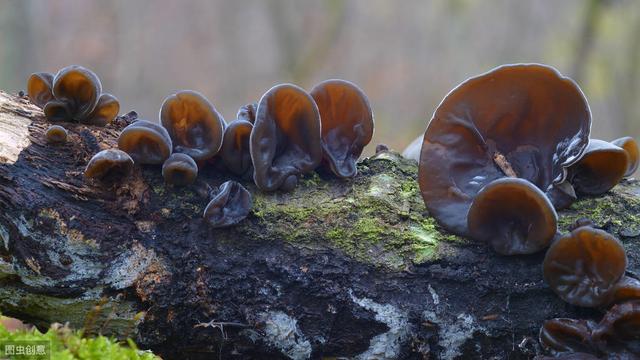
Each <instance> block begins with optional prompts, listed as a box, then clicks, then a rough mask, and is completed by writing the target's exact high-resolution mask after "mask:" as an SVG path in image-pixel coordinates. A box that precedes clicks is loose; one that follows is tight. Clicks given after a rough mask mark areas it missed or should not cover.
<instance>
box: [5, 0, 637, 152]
mask: <svg viewBox="0 0 640 360" xmlns="http://www.w3.org/2000/svg"><path fill="white" fill-rule="evenodd" d="M514 62H541V63H546V64H549V65H553V66H555V67H556V68H558V69H559V70H560V71H561V72H562V73H563V74H565V75H569V76H571V77H573V78H574V79H575V80H576V81H577V82H578V83H579V84H580V86H581V87H582V89H583V90H584V92H585V94H586V95H587V98H588V100H589V102H590V105H591V109H592V111H593V119H594V125H593V134H594V136H595V137H599V138H602V139H605V140H611V139H613V138H616V137H620V136H622V135H631V136H634V137H636V138H640V1H637V0H566V1H557V0H536V1H511V0H486V1H479V0H438V1H424V0H402V1H391V0H349V1H342V0H324V1H311V0H309V1H298V0H228V1H222V0H220V1H206V0H200V1H198V0H181V1H176V0H153V1H152V0H147V1H142V0H137V1H132V0H113V1H98V0H55V1H52V0H0V89H3V90H9V91H18V90H22V89H24V88H25V83H26V79H27V77H28V76H29V74H30V73H32V72H36V71H50V72H55V71H57V70H58V69H59V68H61V67H63V66H66V65H69V64H81V65H84V66H86V67H89V68H91V69H92V70H94V71H95V72H96V73H97V74H98V75H99V76H100V78H101V79H102V82H103V87H104V89H105V91H107V92H111V93H113V94H114V95H116V96H117V97H118V98H119V99H120V101H121V104H122V107H121V111H122V112H127V111H129V110H136V111H137V112H138V114H139V115H140V116H141V117H143V118H146V119H150V120H155V121H157V117H158V115H157V114H158V111H159V108H160V104H161V102H162V100H163V99H164V98H165V97H166V96H167V95H169V94H171V93H172V92H174V91H176V90H180V89H194V90H198V91H200V92H202V93H204V94H205V95H206V96H207V97H208V98H209V99H210V100H211V101H212V102H213V103H214V104H215V106H216V107H217V108H218V110H219V111H220V112H221V113H222V114H223V115H224V117H225V119H226V120H227V121H231V120H233V119H234V118H235V114H236V110H237V108H238V107H240V106H241V105H243V104H245V103H248V102H252V101H257V100H258V99H259V97H260V96H261V95H262V93H264V92H265V91H266V90H267V89H269V88H270V87H271V86H272V85H274V84H276V83H281V82H293V83H296V84H298V85H300V86H302V87H304V88H306V89H310V88H311V87H312V86H313V85H314V84H315V83H317V82H318V81H321V80H323V79H326V78H335V77H338V78H344V79H348V80H351V81H353V82H355V83H357V84H359V85H360V86H361V87H362V88H363V89H364V91H365V92H366V93H367V95H368V96H369V99H370V100H371V103H372V105H373V108H374V114H375V118H376V135H375V138H374V141H373V143H372V145H375V144H376V143H385V144H388V145H389V146H390V147H392V148H395V149H398V150H402V149H403V148H404V146H406V145H407V144H408V143H409V142H410V141H411V140H412V139H413V138H415V137H416V136H417V135H418V134H420V133H421V132H422V131H424V129H425V128H426V124H427V122H428V120H429V119H430V117H431V114H432V112H433V110H434V108H435V107H436V106H437V105H438V103H439V102H440V100H441V99H442V98H443V97H444V95H445V94H446V93H447V92H448V91H449V90H450V89H451V88H452V87H454V86H455V85H457V84H458V83H460V82H461V81H463V80H464V79H466V78H467V77H469V76H473V75H476V74H479V73H482V72H485V71H488V70H490V69H491V68H493V67H495V66H497V65H500V64H504V63H514ZM373 148H374V146H369V148H368V153H371V152H372V149H373Z"/></svg>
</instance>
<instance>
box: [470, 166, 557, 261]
mask: <svg viewBox="0 0 640 360" xmlns="http://www.w3.org/2000/svg"><path fill="white" fill-rule="evenodd" d="M557 220H558V217H557V215H556V212H555V210H554V209H553V205H551V203H550V202H549V200H548V199H547V197H546V196H545V194H544V193H543V192H542V191H540V189H538V188H537V187H536V186H535V185H533V184H532V183H530V182H529V181H527V180H524V179H518V178H502V179H498V180H494V181H492V182H491V183H489V184H488V185H486V186H485V187H484V188H482V190H480V192H479V193H478V194H477V195H476V197H475V199H474V200H473V203H472V204H471V208H470V209H469V216H468V226H469V233H470V234H471V237H473V238H474V239H476V240H480V241H486V242H488V243H489V244H491V246H492V247H493V249H494V250H495V251H496V252H498V253H500V254H503V255H516V254H531V253H534V252H537V251H540V250H542V249H544V248H545V247H547V246H548V245H549V244H550V243H551V240H553V238H554V236H555V235H556V231H557Z"/></svg>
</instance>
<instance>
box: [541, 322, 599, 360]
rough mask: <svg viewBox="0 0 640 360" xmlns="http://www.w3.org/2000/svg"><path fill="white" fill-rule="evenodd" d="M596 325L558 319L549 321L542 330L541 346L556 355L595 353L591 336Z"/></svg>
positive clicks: (543, 325)
mask: <svg viewBox="0 0 640 360" xmlns="http://www.w3.org/2000/svg"><path fill="white" fill-rule="evenodd" d="M596 325H597V324H596V323H594V322H592V321H587V320H574V319H566V318H558V319H551V320H547V321H545V322H544V323H543V324H542V327H541V328H540V344H542V347H543V348H544V349H545V350H547V351H549V352H551V353H552V354H554V355H558V354H562V353H573V352H593V351H595V347H594V345H593V342H592V339H591V334H592V332H593V329H594V328H595V327H596Z"/></svg>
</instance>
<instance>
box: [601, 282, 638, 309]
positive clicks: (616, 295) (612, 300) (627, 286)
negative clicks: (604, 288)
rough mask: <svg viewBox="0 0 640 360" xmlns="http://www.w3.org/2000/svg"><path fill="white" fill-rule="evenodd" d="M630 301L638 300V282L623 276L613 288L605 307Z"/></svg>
mask: <svg viewBox="0 0 640 360" xmlns="http://www.w3.org/2000/svg"><path fill="white" fill-rule="evenodd" d="M632 300H640V280H638V279H634V278H632V277H629V276H624V277H623V278H622V279H620V281H618V282H617V283H616V285H615V286H614V287H613V290H612V291H611V295H610V296H609V300H608V301H607V304H606V305H607V306H610V305H614V304H620V303H623V302H626V301H632Z"/></svg>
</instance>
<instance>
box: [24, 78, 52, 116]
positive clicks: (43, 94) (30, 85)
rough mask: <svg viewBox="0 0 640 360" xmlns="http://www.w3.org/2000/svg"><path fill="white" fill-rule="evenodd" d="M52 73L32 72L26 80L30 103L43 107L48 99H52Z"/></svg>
mask: <svg viewBox="0 0 640 360" xmlns="http://www.w3.org/2000/svg"><path fill="white" fill-rule="evenodd" d="M52 88H53V74H51V73H48V72H39V73H34V74H31V76H29V80H27V93H28V94H29V99H30V100H31V102H32V103H34V104H36V106H38V107H39V108H43V107H44V106H45V105H46V104H47V103H48V102H49V101H51V100H53V93H51V89H52Z"/></svg>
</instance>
